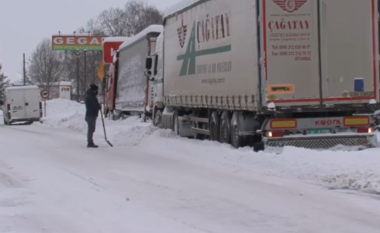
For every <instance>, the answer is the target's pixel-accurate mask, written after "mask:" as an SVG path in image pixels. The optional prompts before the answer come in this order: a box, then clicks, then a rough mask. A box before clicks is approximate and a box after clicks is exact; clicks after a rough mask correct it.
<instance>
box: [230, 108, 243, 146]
mask: <svg viewBox="0 0 380 233" xmlns="http://www.w3.org/2000/svg"><path fill="white" fill-rule="evenodd" d="M239 131H240V130H239V122H238V115H237V112H234V114H233V115H232V118H231V145H232V146H233V147H235V148H239V147H241V146H242V137H241V136H240V135H239Z"/></svg>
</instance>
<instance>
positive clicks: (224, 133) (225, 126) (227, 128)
mask: <svg viewBox="0 0 380 233" xmlns="http://www.w3.org/2000/svg"><path fill="white" fill-rule="evenodd" d="M230 123H231V120H230V116H229V113H228V112H227V111H224V112H223V113H222V115H221V116H220V130H219V135H220V137H219V138H220V140H219V141H220V142H221V143H227V144H230V143H231V125H230Z"/></svg>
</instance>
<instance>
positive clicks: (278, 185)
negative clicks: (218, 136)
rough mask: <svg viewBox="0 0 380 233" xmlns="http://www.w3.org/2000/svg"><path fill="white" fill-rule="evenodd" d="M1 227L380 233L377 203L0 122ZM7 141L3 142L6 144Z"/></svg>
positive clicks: (65, 132) (162, 232)
mask: <svg viewBox="0 0 380 233" xmlns="http://www.w3.org/2000/svg"><path fill="white" fill-rule="evenodd" d="M0 130H1V133H0V142H1V156H0V232H29V233H34V232H62V233H67V232H73V233H74V232H75V233H87V232H88V233H90V232H99V233H100V232H101V233H106V232H140V233H145V232H146V233H151V232H155V233H171V232H173V233H174V232H176V233H177V232H215V233H227V232H228V233H230V232H263V233H272V232H273V233H274V232H276V233H278V232H281V233H287V232H289V233H290V232H310V233H312V232H324V233H329V232H331V233H332V232H334V233H336V232H345V233H349V232H352V233H354V232H355V233H357V232H359V231H362V232H366V233H371V232H378V229H379V228H380V221H378V220H379V219H380V212H379V211H378V210H379V208H380V202H379V200H377V199H375V198H371V197H366V196H362V195H349V194H345V193H339V192H335V191H331V190H327V189H324V188H322V187H318V186H312V185H308V184H304V183H301V182H300V181H296V180H289V179H285V178H279V177H273V176H266V175H260V174H258V173H253V172H251V171H249V170H244V169H239V171H238V172H237V171H236V169H234V168H233V167H225V166H223V165H215V164H213V165H211V164H210V163H200V162H197V161H195V160H189V159H185V158H184V156H183V155H181V154H163V153H162V152H161V151H160V150H159V151H158V153H153V152H152V151H149V150H144V148H141V147H137V148H133V147H115V148H107V147H103V148H100V149H98V150H89V149H87V148H83V136H84V135H83V134H78V133H76V132H72V131H68V130H60V131H54V130H51V129H50V128H46V127H42V126H41V125H38V124H36V125H32V126H14V127H4V126H1V128H0ZM4 145H6V146H4Z"/></svg>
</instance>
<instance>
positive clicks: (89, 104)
mask: <svg viewBox="0 0 380 233" xmlns="http://www.w3.org/2000/svg"><path fill="white" fill-rule="evenodd" d="M85 104H86V117H98V116H99V109H100V105H99V101H98V98H96V95H95V93H94V91H93V90H92V89H88V90H87V91H86V99H85Z"/></svg>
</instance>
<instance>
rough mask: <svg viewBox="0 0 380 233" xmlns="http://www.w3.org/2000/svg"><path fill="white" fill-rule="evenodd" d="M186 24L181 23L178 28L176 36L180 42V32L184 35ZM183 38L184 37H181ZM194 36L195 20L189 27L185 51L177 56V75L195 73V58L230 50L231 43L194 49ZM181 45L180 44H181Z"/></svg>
mask: <svg viewBox="0 0 380 233" xmlns="http://www.w3.org/2000/svg"><path fill="white" fill-rule="evenodd" d="M185 31H186V26H184V25H183V23H182V25H181V28H179V29H178V37H179V39H180V44H181V39H182V38H181V34H182V33H183V34H182V36H186V33H184V32H185ZM183 39H184V38H183ZM195 46H196V36H195V22H194V23H193V27H192V29H191V33H190V38H189V42H188V44H187V47H186V52H185V53H184V54H182V55H180V56H178V57H177V61H182V60H183V62H182V66H181V71H180V74H179V76H186V75H193V74H195V73H196V58H197V57H200V56H205V55H212V54H218V53H225V52H230V51H231V45H225V46H220V47H216V48H212V49H203V50H198V51H197V50H196V49H195ZM181 47H182V46H181Z"/></svg>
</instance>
